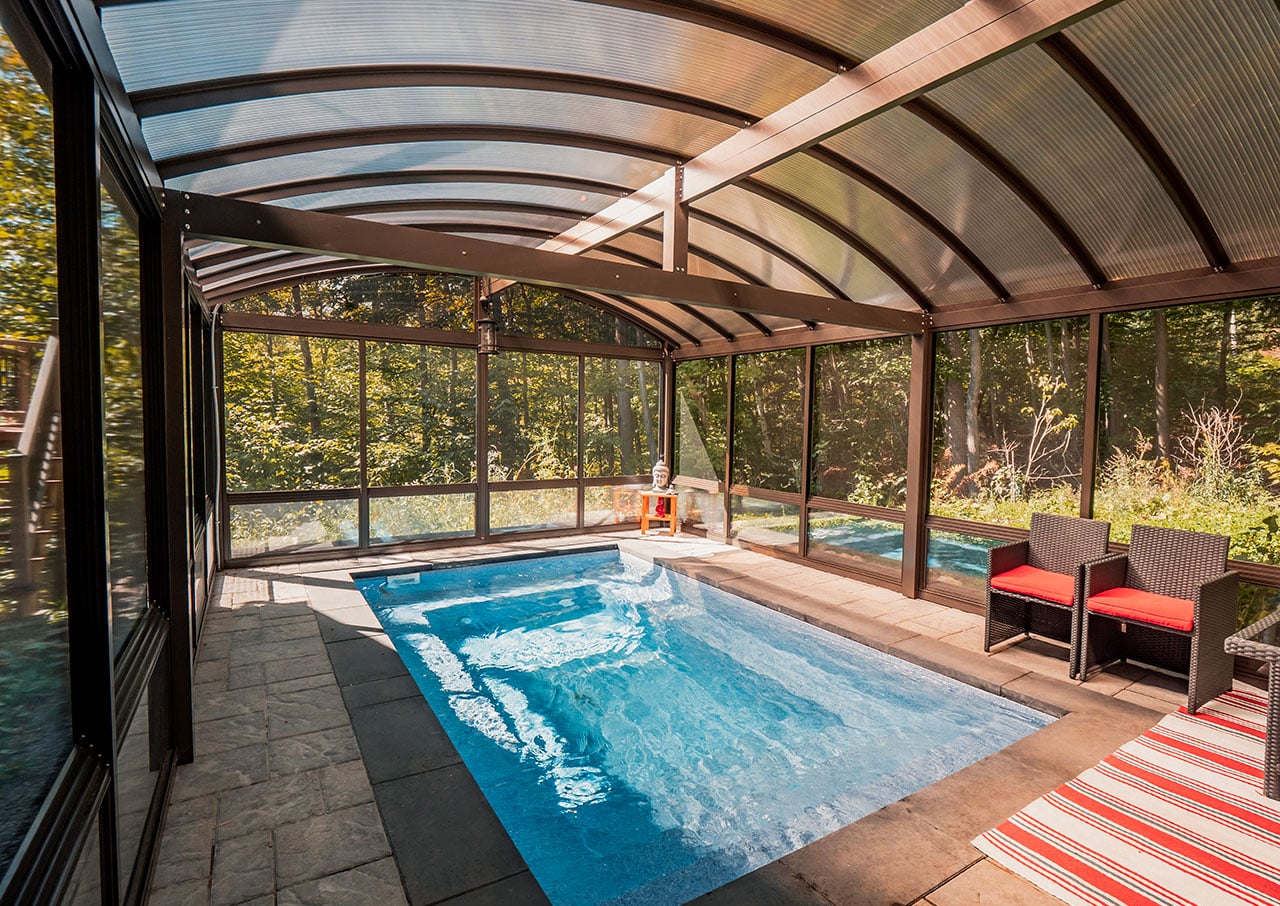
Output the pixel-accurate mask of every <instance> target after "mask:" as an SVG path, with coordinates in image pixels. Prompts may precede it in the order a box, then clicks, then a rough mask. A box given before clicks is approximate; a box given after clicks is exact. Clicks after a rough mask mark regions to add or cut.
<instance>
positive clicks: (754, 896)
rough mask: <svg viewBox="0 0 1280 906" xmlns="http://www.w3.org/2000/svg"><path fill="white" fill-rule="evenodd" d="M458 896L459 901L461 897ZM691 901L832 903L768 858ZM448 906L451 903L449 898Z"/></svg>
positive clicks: (762, 905)
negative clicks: (745, 872)
mask: <svg viewBox="0 0 1280 906" xmlns="http://www.w3.org/2000/svg"><path fill="white" fill-rule="evenodd" d="M458 899H459V903H460V904H461V903H462V902H463V898H462V897H459V898H458ZM691 903H696V904H697V906H833V901H831V900H828V899H827V898H826V897H824V896H823V895H822V894H821V893H819V892H818V891H817V890H815V889H814V888H813V885H811V884H810V883H809V882H808V881H807V880H806V879H805V878H803V877H801V876H799V875H797V874H796V873H795V872H794V871H792V870H791V869H790V868H788V867H787V866H785V865H783V864H782V863H781V862H770V863H769V864H768V865H765V866H762V867H760V868H757V869H756V870H755V871H753V872H751V873H750V874H747V875H743V876H742V877H740V878H738V879H737V880H736V881H730V882H729V883H728V884H725V885H724V886H723V887H719V888H717V889H715V890H713V891H711V892H710V893H707V894H704V895H703V896H700V897H698V898H697V899H695V900H692V901H691ZM442 906H443V904H442ZM448 906H453V901H452V900H450V901H449V904H448ZM468 906H470V904H468ZM495 906H497V904H495ZM886 906H887V904H886Z"/></svg>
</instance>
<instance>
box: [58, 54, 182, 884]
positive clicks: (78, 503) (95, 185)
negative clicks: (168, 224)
mask: <svg viewBox="0 0 1280 906" xmlns="http://www.w3.org/2000/svg"><path fill="white" fill-rule="evenodd" d="M52 100H53V105H54V109H55V110H57V112H58V115H57V116H56V117H54V121H53V134H54V143H53V146H54V157H55V164H54V181H55V193H56V198H57V261H58V333H59V345H60V348H61V367H60V368H59V374H58V378H59V384H60V394H59V395H60V398H61V406H62V449H63V488H64V494H63V531H64V538H65V544H66V563H67V570H66V601H67V637H68V645H69V649H70V658H69V660H70V667H71V726H72V732H73V733H74V735H75V739H76V743H77V745H79V746H81V747H83V748H84V749H86V750H87V751H89V752H90V753H91V754H92V755H94V756H95V757H97V758H98V759H99V760H100V761H101V763H102V764H103V765H104V766H106V767H107V769H108V770H109V771H111V772H112V773H111V776H112V778H113V780H112V785H111V788H110V790H109V791H108V794H107V797H106V799H105V801H104V804H103V806H102V811H101V812H100V815H101V817H102V824H101V825H100V826H101V827H102V828H103V832H102V834H101V837H100V840H101V845H102V851H101V869H102V896H103V902H104V903H107V904H115V903H118V902H119V891H120V883H119V877H118V864H119V859H118V855H117V850H116V843H117V841H116V837H117V835H116V833H115V827H116V804H115V800H116V789H115V783H114V765H115V760H116V721H115V671H114V664H113V654H112V644H111V607H110V599H109V589H110V567H109V563H108V560H107V522H106V484H105V479H104V476H103V465H104V461H103V460H104V457H103V447H102V441H103V437H102V425H103V406H102V391H103V382H102V297H101V287H100V282H101V280H100V273H99V267H100V261H101V256H100V251H99V246H98V228H99V220H100V217H99V214H98V212H99V209H100V202H99V196H98V193H99V171H98V92H97V87H96V85H95V83H94V80H93V78H92V75H91V73H88V72H83V71H79V70H77V69H75V68H71V67H63V66H57V67H55V68H54V71H53V92H52ZM180 354H181V348H179V355H180ZM178 386H179V387H180V386H181V380H179V382H178ZM177 425H178V430H179V431H181V430H182V420H181V415H179V418H178V421H177ZM107 828H110V830H109V831H108V830H106V829H107Z"/></svg>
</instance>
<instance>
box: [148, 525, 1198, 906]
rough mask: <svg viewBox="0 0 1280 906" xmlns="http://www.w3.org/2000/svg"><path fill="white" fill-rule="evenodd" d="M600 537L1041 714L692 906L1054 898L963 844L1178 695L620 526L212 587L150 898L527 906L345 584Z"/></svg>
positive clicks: (937, 612) (457, 769)
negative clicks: (1077, 673) (183, 761)
mask: <svg viewBox="0 0 1280 906" xmlns="http://www.w3.org/2000/svg"><path fill="white" fill-rule="evenodd" d="M600 542H604V543H617V544H618V545H619V546H620V547H623V548H624V549H625V550H628V551H630V552H632V553H635V554H637V555H639V556H642V557H646V558H648V559H657V560H661V561H663V562H668V563H669V565H672V566H673V567H675V568H677V569H679V570H680V571H682V572H685V573H687V574H689V575H692V576H696V577H698V578H701V579H703V580H704V581H708V582H711V583H712V584H715V585H719V586H721V587H723V588H725V589H726V590H729V591H733V592H736V593H738V594H741V595H743V596H744V597H748V598H750V599H752V600H755V601H757V602H759V603H761V604H764V605H765V606H768V607H771V608H773V609H776V610H779V611H782V612H784V613H787V614H789V615H791V616H794V617H797V618H799V619H804V620H807V621H809V622H811V623H814V624H815V625H818V626H821V627H823V628H826V629H829V630H831V631H834V632H838V633H840V634H842V635H846V636H848V637H851V638H854V639H856V640H857V641H860V642H863V643H865V644H869V645H871V646H873V647H876V648H879V649H881V650H887V651H890V652H891V653H893V654H896V655H898V656H900V657H903V658H905V659H907V660H911V661H915V662H918V663H922V664H924V665H926V666H929V667H930V668H932V669H935V670H938V671H939V672H942V673H946V674H949V675H952V676H956V677H962V678H966V679H967V680H968V681H970V682H973V683H974V684H975V685H979V686H981V687H983V688H986V689H988V690H989V691H993V692H999V693H1001V694H1005V695H1009V696H1010V697H1014V698H1019V699H1022V700H1024V701H1028V702H1034V703H1038V704H1040V705H1042V706H1048V707H1049V708H1051V709H1053V710H1056V711H1058V712H1061V713H1063V714H1064V715H1065V716H1064V717H1063V718H1062V719H1060V720H1058V721H1056V722H1055V723H1054V724H1052V725H1050V726H1049V727H1047V728H1045V729H1044V730H1041V731H1040V732H1038V733H1036V734H1034V735H1032V736H1031V737H1028V738H1027V739H1024V740H1022V741H1021V742H1019V743H1017V744H1015V745H1014V746H1010V747H1009V748H1007V749H1005V750H1003V751H1001V752H998V753H996V754H994V755H992V756H990V757H988V758H986V759H983V760H982V761H980V762H978V763H976V764H974V765H972V766H970V767H969V768H966V769H964V770H962V771H960V772H957V773H956V774H953V775H951V776H950V777H947V778H946V779H944V780H943V781H940V782H939V783H937V784H934V785H933V786H931V787H928V788H926V789H924V790H921V791H920V792H918V793H916V794H913V795H912V796H909V797H907V798H906V799H903V800H901V801H899V802H897V803H894V804H893V805H890V806H887V807H886V808H884V809H881V810H880V811H878V812H876V813H874V814H872V815H870V816H868V817H866V818H864V819H862V820H861V821H858V822H856V823H855V824H853V825H850V826H849V827H846V828H844V829H842V830H841V831H838V832H836V833H834V834H831V835H829V836H827V837H825V838H823V839H821V840H818V841H816V842H815V843H812V844H810V845H809V846H806V847H804V848H802V849H800V850H798V851H797V852H795V853H792V854H791V855H789V856H786V857H784V858H783V859H780V860H778V861H777V862H774V863H771V864H770V865H766V866H764V867H763V868H761V869H759V870H757V871H755V872H753V873H751V874H750V875H747V876H746V877H744V878H741V879H739V880H738V881H735V882H733V883H731V884H729V885H726V886H725V887H723V888H721V889H720V890H717V891H714V892H712V893H711V894H708V895H707V896H706V897H704V898H703V901H705V902H707V903H724V904H734V906H742V904H792V903H794V904H813V906H819V904H826V906H830V904H841V906H843V904H862V903H865V904H877V906H884V904H889V903H902V904H910V903H919V904H930V906H960V904H975V903H1000V904H1006V906H1024V904H1025V906H1033V904H1051V903H1057V902H1058V901H1057V900H1054V899H1052V898H1050V897H1048V896H1047V895H1046V894H1043V893H1041V892H1040V891H1039V890H1037V889H1035V888H1033V887H1031V886H1030V885H1028V884H1027V883H1026V882H1024V881H1022V880H1021V879H1019V878H1017V877H1015V876H1013V875H1011V874H1009V873H1007V872H1005V871H1004V870H1003V869H1001V868H999V867H997V866H995V865H994V864H993V863H990V862H989V861H987V860H986V859H985V857H983V856H982V854H981V853H979V852H978V851H977V850H975V849H974V848H973V847H972V846H970V845H969V842H968V841H969V840H970V839H972V837H973V836H975V835H976V834H977V833H979V832H981V831H983V830H986V829H987V828H988V827H990V826H992V825H994V824H995V823H998V822H999V821H1000V820H1003V819H1004V818H1005V817H1007V816H1008V815H1009V814H1011V813H1012V812H1014V811H1016V810H1017V809H1018V808H1020V807H1021V806H1023V805H1025V804H1026V803H1027V802H1029V801H1031V800H1032V799H1034V798H1035V797H1036V796H1038V795H1040V794H1042V793H1044V792H1046V791H1047V790H1049V789H1051V788H1053V787H1054V786H1056V785H1057V784H1059V783H1062V782H1063V781H1065V780H1067V779H1069V778H1070V777H1072V776H1074V775H1075V774H1077V773H1078V772H1079V771H1081V770H1083V769H1084V768H1086V767H1088V766H1090V765H1091V764H1093V763H1094V762H1096V761H1097V760H1099V759H1100V758H1102V757H1103V756H1105V755H1106V754H1108V753H1110V752H1111V751H1113V750H1114V749H1116V748H1117V747H1118V746H1119V745H1121V744H1122V743H1124V742H1125V741H1127V740H1129V739H1131V738H1133V737H1134V736H1136V735H1138V734H1139V733H1141V732H1142V731H1144V730H1145V729H1147V727H1149V726H1150V725H1152V724H1154V723H1155V722H1156V721H1157V720H1158V719H1159V717H1160V715H1161V714H1162V713H1165V712H1168V711H1170V710H1173V709H1174V708H1176V707H1177V706H1178V704H1179V703H1181V702H1182V701H1184V700H1185V694H1186V693H1185V682H1179V681H1177V680H1173V679H1170V678H1168V677H1164V676H1161V675H1158V674H1152V673H1148V672H1146V671H1143V670H1140V669H1137V668H1132V667H1122V668H1119V669H1118V670H1116V671H1114V672H1110V673H1105V674H1102V675H1100V676H1098V677H1095V678H1094V679H1093V680H1091V681H1090V682H1089V683H1088V684H1087V686H1085V687H1083V688H1081V686H1080V684H1078V683H1075V682H1073V681H1068V680H1066V679H1065V672H1066V667H1065V652H1063V651H1061V650H1060V649H1058V648H1057V647H1055V646H1052V645H1049V644H1047V643H1035V642H1033V643H1027V644H1023V645H1020V646H1015V647H1013V648H1010V649H1007V650H1005V651H1003V652H999V653H997V654H994V655H991V656H987V655H984V654H983V653H982V631H981V626H982V618H981V617H979V616H976V615H974V614H969V613H965V612H962V611H958V610H954V609H952V608H947V607H942V606H940V605H936V604H932V603H930V602H927V601H919V600H914V599H907V598H904V597H902V596H901V595H900V594H897V593H896V592H893V591H890V590H886V589H883V588H879V587H875V586H871V585H867V584H864V583H861V582H856V581H854V580H850V579H844V578H839V577H835V576H832V575H830V574H828V573H824V572H821V571H817V570H814V569H811V568H809V567H807V566H802V565H799V564H793V563H789V562H785V561H781V560H777V559H773V558H769V557H766V556H764V555H762V554H758V553H754V552H749V551H744V550H740V549H737V548H732V547H725V546H723V545H719V544H716V543H714V542H709V541H705V540H702V539H696V538H688V537H680V536H677V537H675V538H670V537H667V536H661V537H655V536H649V537H643V538H642V537H640V536H638V535H637V534H636V533H627V534H622V535H619V534H610V535H607V536H596V537H582V536H579V537H574V538H567V539H555V540H550V541H527V542H512V543H507V544H494V545H488V546H486V547H462V548H451V549H448V550H443V551H432V552H430V553H424V554H417V555H395V556H382V557H376V556H375V557H367V558H362V559H360V560H350V561H330V562H325V563H320V564H306V565H301V566H283V567H262V568H257V569H248V570H240V571H235V572H230V573H226V574H224V575H222V576H220V577H219V581H218V583H217V584H216V586H215V591H214V595H213V597H212V600H211V602H210V605H209V612H208V615H207V617H206V622H205V626H204V633H203V636H202V640H201V644H200V650H199V654H198V660H197V667H196V676H195V682H196V686H195V702H196V721H197V723H196V728H195V729H196V760H195V762H194V763H193V764H190V765H185V766H183V767H181V768H179V770H178V773H177V777H176V780H175V783H174V788H173V792H172V795H171V799H170V807H169V812H168V817H167V819H166V823H165V827H164V829H163V837H162V843H161V849H160V857H159V863H158V865H157V868H156V873H155V876H154V880H153V884H152V899H151V902H152V903H156V904H162V906H168V904H175V906H179V904H183V906H185V904H192V906H232V904H249V906H268V904H279V906H286V904H288V906H319V904H335V906H339V904H340V906H361V904H376V906H399V904H407V903H411V904H413V906H420V904H421V906H426V904H434V903H448V904H451V906H483V904H504V906H506V904H520V903H545V902H546V900H545V897H544V896H543V894H542V892H541V890H540V888H539V887H538V885H537V883H536V881H534V879H533V878H532V876H531V875H530V874H529V872H528V869H527V868H526V867H525V865H524V862H523V860H522V859H521V857H520V855H519V853H518V852H517V851H516V849H515V847H514V846H513V845H512V844H511V842H510V840H509V838H508V837H507V835H506V833H505V831H504V830H503V829H502V827H501V825H500V823H499V822H498V821H497V819H496V817H495V816H494V815H493V813H492V811H491V810H490V809H489V807H488V804H487V802H485V800H484V797H483V795H482V794H481V793H480V790H479V788H478V787H477V786H476V785H475V783H474V781H473V780H472V779H471V777H470V774H469V773H468V772H467V770H466V768H465V767H464V766H463V765H462V764H461V761H460V759H459V758H458V755H457V753H456V752H455V751H454V749H453V746H452V744H451V743H450V742H449V740H448V737H447V736H446V735H445V733H444V731H443V729H442V728H441V727H440V724H439V723H438V721H437V720H436V719H435V716H434V715H433V714H432V713H431V710H430V708H429V707H428V706H427V705H426V702H425V701H424V700H423V698H422V695H421V693H420V692H419V691H418V689H417V687H416V685H415V684H414V682H413V680H412V678H410V677H409V675H408V673H407V672H406V671H405V668H404V666H403V664H402V663H401V662H400V659H399V657H398V656H397V655H396V653H395V652H394V650H393V649H392V648H391V646H390V642H389V640H388V639H387V638H386V636H385V634H383V632H382V630H381V627H380V625H379V624H378V622H377V620H376V618H375V617H374V615H373V613H372V611H371V610H370V609H369V608H368V606H367V605H366V604H365V603H364V601H363V599H362V598H361V597H360V595H359V594H358V593H357V592H356V591H355V590H354V587H353V586H352V583H351V581H350V572H351V571H352V570H355V571H365V570H376V569H377V568H378V567H380V566H384V567H385V566H393V567H395V566H405V565H408V564H412V563H415V562H425V561H441V560H458V559H471V558H484V557H492V556H495V555H499V554H503V553H518V552H525V551H529V550H535V549H552V548H567V547H579V546H583V545H585V544H590V543H600Z"/></svg>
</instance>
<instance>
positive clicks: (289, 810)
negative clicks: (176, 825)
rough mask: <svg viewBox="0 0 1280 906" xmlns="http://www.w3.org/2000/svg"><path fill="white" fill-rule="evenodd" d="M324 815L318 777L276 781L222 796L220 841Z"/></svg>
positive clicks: (307, 775)
mask: <svg viewBox="0 0 1280 906" xmlns="http://www.w3.org/2000/svg"><path fill="white" fill-rule="evenodd" d="M324 812H325V805H324V793H323V791H322V790H321V788H320V775H319V773H317V772H316V771H307V772H305V773H302V774H286V775H284V776H281V777H273V778H271V779H270V780H264V781H263V782H262V783H255V784H253V785H252V786H246V787H241V788H239V789H235V790H230V791H228V792H225V793H223V794H222V797H221V802H220V803H219V806H218V840H219V842H221V841H222V840H227V839H231V838H233V837H243V836H245V835H246V834H251V833H254V832H257V831H261V830H270V829H271V828H273V827H278V826H280V825H282V824H288V823H290V822H293V821H298V820H299V819H301V818H307V817H310V816H312V815H321V814H324Z"/></svg>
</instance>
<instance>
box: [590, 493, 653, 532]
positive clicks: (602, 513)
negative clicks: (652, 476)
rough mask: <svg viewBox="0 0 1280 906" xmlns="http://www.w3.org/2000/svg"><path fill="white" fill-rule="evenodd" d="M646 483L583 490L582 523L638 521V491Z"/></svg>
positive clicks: (619, 523) (620, 523) (601, 523)
mask: <svg viewBox="0 0 1280 906" xmlns="http://www.w3.org/2000/svg"><path fill="white" fill-rule="evenodd" d="M648 487H649V485H648V484H633V485H622V484H616V485H610V486H608V487H595V488H585V489H584V490H583V514H582V521H583V524H584V525H623V524H628V523H636V522H639V521H640V492H641V491H642V490H645V489H647V488H648Z"/></svg>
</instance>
